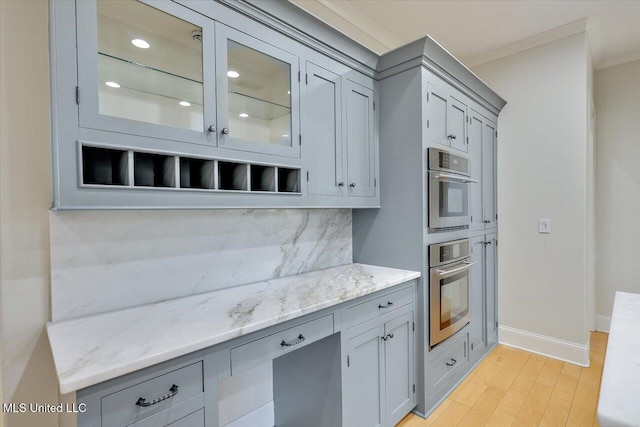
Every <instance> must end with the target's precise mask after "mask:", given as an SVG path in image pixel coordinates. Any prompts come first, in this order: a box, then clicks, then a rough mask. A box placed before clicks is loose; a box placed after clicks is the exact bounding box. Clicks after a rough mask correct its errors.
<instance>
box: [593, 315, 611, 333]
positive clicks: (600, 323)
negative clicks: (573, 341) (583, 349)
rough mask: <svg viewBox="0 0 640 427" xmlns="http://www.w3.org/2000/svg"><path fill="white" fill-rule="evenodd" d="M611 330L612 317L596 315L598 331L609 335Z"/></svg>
mask: <svg viewBox="0 0 640 427" xmlns="http://www.w3.org/2000/svg"><path fill="white" fill-rule="evenodd" d="M610 328H611V316H603V315H601V314H596V331H599V332H606V333H609V329H610Z"/></svg>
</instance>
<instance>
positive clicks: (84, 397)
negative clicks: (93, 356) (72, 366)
mask: <svg viewBox="0 0 640 427" xmlns="http://www.w3.org/2000/svg"><path fill="white" fill-rule="evenodd" d="M207 363H209V362H207V359H206V357H204V356H203V354H202V352H197V353H194V354H191V355H187V356H183V357H180V358H177V359H174V360H171V361H169V362H166V363H163V364H160V365H157V366H152V367H149V368H146V369H143V370H141V371H137V372H134V373H132V374H129V375H126V376H123V377H119V378H115V379H113V380H110V381H106V382H104V383H101V384H97V385H95V386H92V387H88V388H86V389H82V390H80V391H78V392H77V395H76V397H77V401H78V402H83V403H85V404H86V407H87V411H86V412H84V413H80V414H78V426H80V427H125V426H135V427H165V426H171V427H205V426H206V427H210V426H215V425H216V424H212V423H205V417H204V415H205V410H206V411H207V413H210V414H211V417H215V415H216V413H217V412H216V410H217V404H216V405H212V404H211V402H209V401H208V400H207V399H205V393H206V394H207V395H208V396H216V395H217V378H216V377H215V374H214V373H213V372H212V371H211V369H210V367H207V366H206V365H207ZM209 364H210V363H209ZM210 365H211V364H210Z"/></svg>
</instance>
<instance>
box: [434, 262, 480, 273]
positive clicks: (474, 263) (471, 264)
mask: <svg viewBox="0 0 640 427" xmlns="http://www.w3.org/2000/svg"><path fill="white" fill-rule="evenodd" d="M462 262H463V264H464V265H463V266H461V267H456V268H454V269H452V270H436V273H438V276H448V275H450V274H455V273H460V272H461V271H465V270H468V269H470V268H471V267H472V266H474V265H476V264H477V263H478V261H473V262H469V261H462Z"/></svg>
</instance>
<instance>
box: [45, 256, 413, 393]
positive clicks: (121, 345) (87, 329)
mask: <svg viewBox="0 0 640 427" xmlns="http://www.w3.org/2000/svg"><path fill="white" fill-rule="evenodd" d="M418 277H420V273H418V272H415V271H408V270H397V269H392V268H385V267H376V266H370V265H364V264H349V265H344V266H341V267H334V268H328V269H325V270H320V271H314V272H311V273H305V274H299V275H295V276H290V277H285V278H280V279H274V280H267V281H262V282H257V283H253V284H250V285H245V286H238V287H235V288H229V289H224V290H219V291H214V292H208V293H205V294H201V295H194V296H189V297H183V298H178V299H174V300H169V301H164V302H159V303H155V304H148V305H144V306H140V307H134V308H129V309H125V310H119V311H114V312H110V313H103V314H98V315H94V316H88V317H84V318H79V319H73V320H67V321H63V322H55V323H48V324H47V333H48V335H49V342H50V345H51V349H52V352H53V359H54V362H55V366H56V370H57V374H58V381H59V384H60V392H61V393H63V394H65V393H70V392H72V391H75V390H79V389H81V388H85V387H88V386H90V385H94V384H98V383H100V382H103V381H107V380H109V379H111V378H115V377H117V376H120V375H124V374H127V373H130V372H133V371H136V370H139V369H142V368H146V367H148V366H152V365H155V364H158V363H161V362H164V361H167V360H170V359H173V358H175V357H178V356H182V355H184V354H187V353H191V352H193V351H197V350H201V349H203V348H206V347H209V346H212V345H215V344H219V343H221V342H224V341H228V340H230V339H232V338H236V337H239V336H241V335H245V334H248V333H250V332H255V331H257V330H260V329H263V328H266V327H269V326H272V325H275V324H278V323H281V322H284V321H286V320H290V319H294V318H296V317H300V316H302V315H305V314H309V313H312V312H315V311H318V310H321V309H323V308H327V307H331V306H333V305H336V304H340V303H342V302H345V301H349V300H352V299H354V298H357V297H360V296H363V295H367V294H370V293H373V292H376V291H379V290H382V289H386V288H388V287H391V286H394V285H397V284H400V283H403V282H406V281H409V280H412V279H415V278H418Z"/></svg>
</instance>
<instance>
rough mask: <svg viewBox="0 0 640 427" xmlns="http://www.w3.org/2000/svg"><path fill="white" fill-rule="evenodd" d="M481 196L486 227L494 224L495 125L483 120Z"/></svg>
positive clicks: (491, 226)
mask: <svg viewBox="0 0 640 427" xmlns="http://www.w3.org/2000/svg"><path fill="white" fill-rule="evenodd" d="M482 134H483V135H482V196H483V198H484V219H485V221H487V223H486V225H487V227H488V228H493V227H495V226H496V161H495V159H496V125H495V124H493V123H491V122H490V121H488V120H487V121H485V123H484V128H483V132H482Z"/></svg>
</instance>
